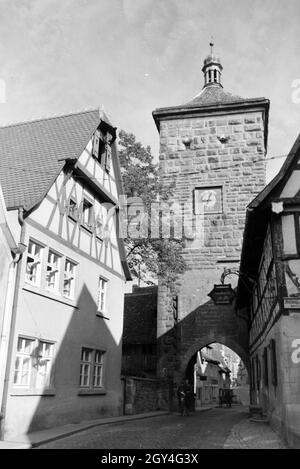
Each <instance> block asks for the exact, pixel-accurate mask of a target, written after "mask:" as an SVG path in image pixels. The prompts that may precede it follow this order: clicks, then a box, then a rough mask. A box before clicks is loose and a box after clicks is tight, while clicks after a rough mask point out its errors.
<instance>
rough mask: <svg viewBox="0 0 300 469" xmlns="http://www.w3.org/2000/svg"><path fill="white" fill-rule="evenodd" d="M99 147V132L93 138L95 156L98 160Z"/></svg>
mask: <svg viewBox="0 0 300 469" xmlns="http://www.w3.org/2000/svg"><path fill="white" fill-rule="evenodd" d="M99 145H100V133H99V131H98V130H96V132H95V133H94V138H93V155H94V156H95V157H96V158H98V156H99Z"/></svg>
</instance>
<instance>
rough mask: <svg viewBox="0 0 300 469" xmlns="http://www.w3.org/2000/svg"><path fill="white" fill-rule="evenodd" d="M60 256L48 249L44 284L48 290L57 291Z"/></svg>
mask: <svg viewBox="0 0 300 469" xmlns="http://www.w3.org/2000/svg"><path fill="white" fill-rule="evenodd" d="M60 262H61V256H59V255H58V254H56V253H55V252H53V251H51V249H49V252H48V261H47V276H46V286H47V289H48V290H52V291H56V292H58V291H59V277H60V275H59V274H60Z"/></svg>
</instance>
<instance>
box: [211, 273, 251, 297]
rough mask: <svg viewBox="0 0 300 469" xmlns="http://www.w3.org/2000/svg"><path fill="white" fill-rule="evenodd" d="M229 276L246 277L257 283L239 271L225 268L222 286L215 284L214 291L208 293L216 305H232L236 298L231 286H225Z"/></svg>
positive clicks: (221, 279) (221, 280)
mask: <svg viewBox="0 0 300 469" xmlns="http://www.w3.org/2000/svg"><path fill="white" fill-rule="evenodd" d="M228 275H237V276H238V277H243V276H244V277H246V278H247V279H248V280H251V281H252V282H254V281H255V280H254V279H253V278H251V277H250V276H248V275H246V274H244V273H243V272H241V271H240V270H238V269H228V268H226V267H224V271H223V273H222V275H221V278H220V284H215V286H214V288H213V289H212V291H211V292H210V293H208V296H210V297H211V299H212V300H213V302H214V303H215V304H216V305H230V304H231V303H232V302H233V299H234V298H235V292H234V290H233V289H232V287H231V284H230V283H229V284H224V281H225V278H226V277H227V276H228Z"/></svg>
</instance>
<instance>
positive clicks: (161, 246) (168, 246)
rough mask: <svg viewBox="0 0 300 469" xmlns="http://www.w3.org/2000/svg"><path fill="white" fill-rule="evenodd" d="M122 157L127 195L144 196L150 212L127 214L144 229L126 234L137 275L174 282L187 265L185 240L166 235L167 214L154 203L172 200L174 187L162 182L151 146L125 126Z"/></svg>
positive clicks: (150, 280)
mask: <svg viewBox="0 0 300 469" xmlns="http://www.w3.org/2000/svg"><path fill="white" fill-rule="evenodd" d="M119 160H120V166H121V173H122V180H123V186H124V191H125V195H126V196H127V197H128V198H131V199H132V198H134V200H139V199H138V198H140V199H141V201H142V203H143V206H144V210H145V214H146V215H145V216H144V217H142V218H141V217H140V218H139V217H134V218H135V220H133V219H131V218H130V216H129V217H128V218H127V221H128V225H130V223H131V224H132V226H134V227H135V228H136V229H137V230H139V233H140V236H139V237H138V238H134V237H132V236H128V235H127V237H125V246H126V250H127V261H128V265H129V268H130V270H131V272H132V274H133V276H135V277H138V278H139V280H143V281H144V282H145V283H148V284H151V283H154V282H153V281H154V279H155V278H157V277H158V276H159V277H160V278H161V279H162V280H164V281H165V282H166V283H168V284H170V283H172V281H174V280H175V279H176V277H177V276H178V274H179V273H182V272H183V271H184V269H185V261H184V259H183V257H182V254H181V252H182V247H183V240H182V238H180V239H176V238H175V237H174V236H173V237H172V236H171V237H170V238H164V237H163V233H162V230H161V219H162V217H163V216H164V214H163V213H162V212H161V211H158V212H157V213H156V215H154V214H153V203H156V204H161V203H162V202H164V203H165V204H166V203H168V201H169V200H170V198H171V196H172V191H173V187H172V186H166V185H165V184H162V183H161V181H160V179H159V168H158V165H157V164H155V162H154V158H153V155H152V154H151V148H150V147H149V146H147V147H144V146H143V145H142V144H141V143H140V142H137V141H136V137H135V136H134V135H133V134H132V133H127V132H125V131H124V130H121V131H120V132H119ZM129 201H130V200H129ZM150 216H151V217H152V222H153V217H154V216H156V217H157V219H156V221H157V223H158V226H159V231H158V233H157V235H156V236H155V237H153V232H151V229H150V225H151V223H150ZM143 225H144V226H143ZM142 228H143V229H142ZM127 234H128V233H127ZM151 235H152V236H151Z"/></svg>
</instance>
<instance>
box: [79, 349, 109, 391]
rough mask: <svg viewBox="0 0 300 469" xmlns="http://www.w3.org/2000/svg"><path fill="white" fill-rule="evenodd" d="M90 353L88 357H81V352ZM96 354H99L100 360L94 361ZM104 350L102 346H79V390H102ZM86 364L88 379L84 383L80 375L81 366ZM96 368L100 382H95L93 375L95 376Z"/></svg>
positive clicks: (96, 374) (96, 375) (82, 375)
mask: <svg viewBox="0 0 300 469" xmlns="http://www.w3.org/2000/svg"><path fill="white" fill-rule="evenodd" d="M84 351H85V352H88V353H90V359H89V360H84V359H83V352H84ZM97 354H100V361H96V357H97ZM105 354H106V350H104V349H103V348H92V347H87V346H82V347H81V356H80V367H79V389H80V391H96V392H97V391H103V390H104V389H105V387H104V366H105ZM85 365H88V370H89V371H88V380H87V384H84V382H83V380H82V377H84V376H85V375H84V374H83V373H82V366H85ZM98 370H100V384H95V377H96V378H97V377H98V376H99V375H98Z"/></svg>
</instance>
